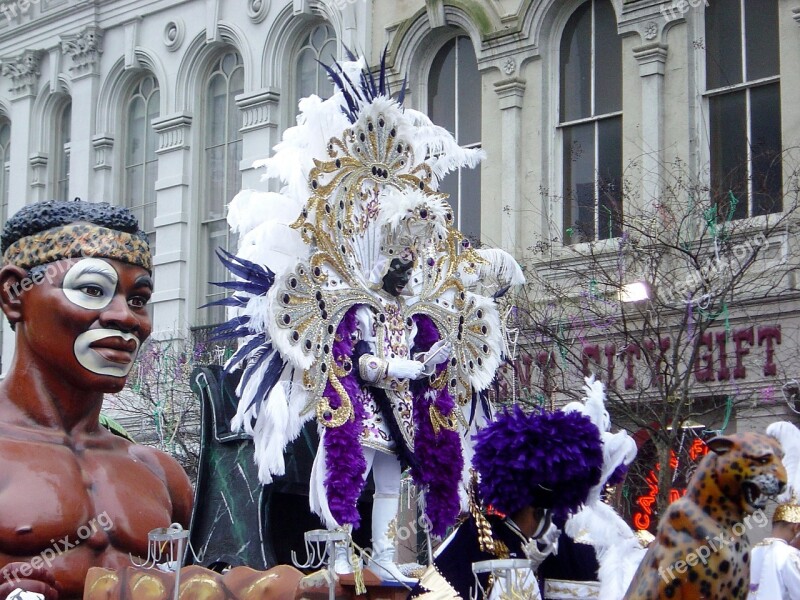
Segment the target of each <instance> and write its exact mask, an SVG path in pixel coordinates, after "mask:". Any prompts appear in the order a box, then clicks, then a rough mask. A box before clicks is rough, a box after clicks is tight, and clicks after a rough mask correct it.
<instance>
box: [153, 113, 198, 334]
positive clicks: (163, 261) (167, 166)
mask: <svg viewBox="0 0 800 600" xmlns="http://www.w3.org/2000/svg"><path fill="white" fill-rule="evenodd" d="M152 125H153V129H154V130H155V132H156V134H157V135H158V150H156V154H157V155H158V180H157V181H156V218H155V228H156V236H157V247H156V255H155V256H154V257H153V271H154V273H153V275H154V279H155V285H156V289H155V293H154V294H153V297H152V302H153V304H154V308H153V311H154V312H153V314H154V318H153V336H154V338H156V339H161V340H166V339H175V338H178V337H182V336H183V335H185V334H186V328H187V326H188V325H189V322H190V319H189V318H188V314H187V311H188V300H189V298H188V295H189V287H188V286H189V273H188V268H187V267H188V248H189V240H190V237H192V233H193V232H192V231H191V230H190V227H189V225H190V214H191V206H192V204H191V200H192V199H191V195H190V184H191V164H192V163H191V152H190V149H189V142H190V140H189V134H190V133H191V125H192V116H191V115H189V114H188V113H183V112H181V113H175V114H172V115H167V116H165V117H160V118H158V119H154V120H153V122H152Z"/></svg>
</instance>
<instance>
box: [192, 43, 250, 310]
mask: <svg viewBox="0 0 800 600" xmlns="http://www.w3.org/2000/svg"><path fill="white" fill-rule="evenodd" d="M243 92H244V67H243V66H242V59H241V58H240V57H239V55H238V54H237V53H236V52H227V53H226V54H224V55H223V56H222V57H220V59H219V60H218V61H217V62H216V63H215V65H214V67H213V69H212V70H211V73H210V74H209V76H208V79H207V83H206V98H205V112H204V115H203V116H204V120H205V122H204V126H203V127H202V129H201V131H203V132H204V134H203V135H204V136H205V139H204V148H205V156H204V169H203V192H202V193H203V204H202V215H201V221H202V235H203V240H204V245H205V253H204V254H205V264H206V268H205V269H204V273H203V276H202V278H201V280H200V282H201V285H203V286H204V290H205V292H204V294H203V296H204V297H203V298H202V300H203V302H202V303H201V304H205V303H208V302H213V301H214V300H218V299H220V298H222V297H224V296H225V290H222V289H220V288H218V287H216V286H213V285H211V283H210V282H214V281H225V280H226V279H228V273H227V271H226V269H225V267H224V266H223V265H222V263H220V261H219V259H218V258H217V256H216V253H215V251H216V249H217V248H219V247H221V248H224V249H225V250H228V251H229V252H235V251H236V239H235V237H234V236H233V235H232V234H231V233H230V230H229V229H228V223H227V221H226V219H225V216H226V215H225V207H226V206H227V204H228V202H230V201H231V199H232V198H233V197H234V196H235V195H236V194H237V192H239V190H240V189H241V187H242V173H241V171H240V170H239V163H240V162H241V160H242V134H241V131H240V130H241V128H242V111H241V110H239V108H238V107H237V106H236V101H235V98H236V96H237V95H239V94H241V93H243ZM200 313H201V319H202V320H204V321H205V322H206V323H207V324H212V323H220V322H222V321H223V320H224V319H225V311H224V309H223V308H222V307H213V308H207V309H203V310H201V311H200Z"/></svg>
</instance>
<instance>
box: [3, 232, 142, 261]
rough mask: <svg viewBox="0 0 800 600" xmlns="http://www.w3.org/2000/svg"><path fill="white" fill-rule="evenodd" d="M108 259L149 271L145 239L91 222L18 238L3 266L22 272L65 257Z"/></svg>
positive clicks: (9, 248)
mask: <svg viewBox="0 0 800 600" xmlns="http://www.w3.org/2000/svg"><path fill="white" fill-rule="evenodd" d="M87 257H95V258H110V259H113V260H118V261H121V262H124V263H128V264H131V265H136V266H138V267H142V268H143V269H146V270H147V271H148V272H152V271H153V259H152V256H151V255H150V245H149V244H148V243H147V239H146V238H145V237H144V236H142V235H139V234H131V233H125V232H124V231H117V230H115V229H109V228H107V227H101V226H99V225H94V224H92V223H71V224H69V225H63V226H61V227H53V228H52V229H48V230H46V231H41V232H39V233H35V234H33V235H29V236H26V237H23V238H20V239H18V240H17V241H16V242H14V243H13V244H11V245H10V246H9V247H8V249H7V250H6V251H5V254H4V255H3V264H4V265H16V266H18V267H20V268H22V269H25V270H26V271H27V270H29V269H31V267H35V266H37V265H44V264H47V263H51V262H54V261H57V260H62V259H65V258H87Z"/></svg>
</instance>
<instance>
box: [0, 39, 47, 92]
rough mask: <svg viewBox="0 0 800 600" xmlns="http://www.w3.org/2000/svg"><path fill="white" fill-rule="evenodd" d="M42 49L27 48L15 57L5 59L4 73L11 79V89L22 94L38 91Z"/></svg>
mask: <svg viewBox="0 0 800 600" xmlns="http://www.w3.org/2000/svg"><path fill="white" fill-rule="evenodd" d="M42 54H43V52H42V51H41V50H25V52H23V53H22V54H20V55H19V56H17V57H15V58H8V59H3V75H5V76H6V77H8V78H9V79H11V91H12V92H14V93H16V94H18V95H20V96H24V95H28V94H35V93H36V84H37V83H38V81H39V75H40V72H39V63H40V61H41V59H42Z"/></svg>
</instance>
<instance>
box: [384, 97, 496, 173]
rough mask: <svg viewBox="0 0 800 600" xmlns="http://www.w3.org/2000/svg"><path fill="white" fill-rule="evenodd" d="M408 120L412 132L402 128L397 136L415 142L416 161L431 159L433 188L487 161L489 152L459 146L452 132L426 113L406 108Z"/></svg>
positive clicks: (429, 163)
mask: <svg viewBox="0 0 800 600" xmlns="http://www.w3.org/2000/svg"><path fill="white" fill-rule="evenodd" d="M405 117H406V121H405V123H404V125H405V124H406V123H407V124H408V126H409V127H410V130H409V131H408V132H406V131H404V130H403V127H402V126H401V127H398V133H399V134H400V135H403V134H405V137H406V139H408V140H410V141H411V142H412V144H413V146H414V152H415V154H416V155H417V162H420V161H421V160H422V159H424V158H425V157H426V156H427V157H429V158H428V159H427V160H426V161H425V162H426V163H428V166H430V168H431V170H432V171H433V176H434V178H435V182H434V185H433V186H432V187H433V189H438V188H439V183H440V182H441V181H442V179H444V177H445V176H446V175H447V174H448V173H450V172H452V171H455V170H456V169H459V168H462V167H466V168H468V169H472V168H474V167H476V166H478V163H480V162H481V161H482V160H483V159H484V158H486V152H484V151H483V150H482V149H480V148H462V147H461V146H459V145H458V143H457V142H456V140H455V138H454V137H453V135H452V134H451V133H450V132H449V131H447V130H446V129H445V128H444V127H440V126H439V125H434V123H433V121H431V120H430V119H429V118H428V116H427V115H425V114H424V113H421V112H419V111H416V110H412V109H410V108H407V109H405Z"/></svg>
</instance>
